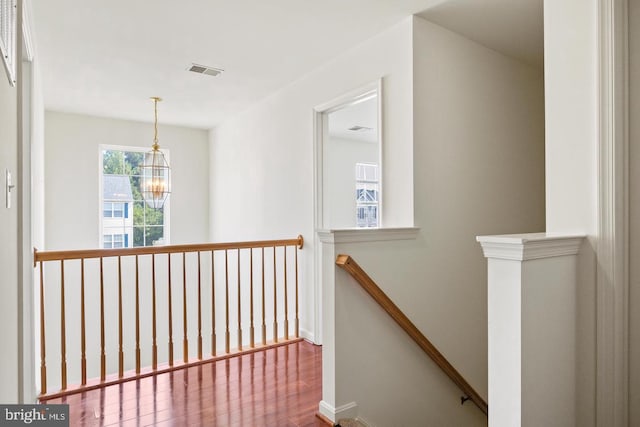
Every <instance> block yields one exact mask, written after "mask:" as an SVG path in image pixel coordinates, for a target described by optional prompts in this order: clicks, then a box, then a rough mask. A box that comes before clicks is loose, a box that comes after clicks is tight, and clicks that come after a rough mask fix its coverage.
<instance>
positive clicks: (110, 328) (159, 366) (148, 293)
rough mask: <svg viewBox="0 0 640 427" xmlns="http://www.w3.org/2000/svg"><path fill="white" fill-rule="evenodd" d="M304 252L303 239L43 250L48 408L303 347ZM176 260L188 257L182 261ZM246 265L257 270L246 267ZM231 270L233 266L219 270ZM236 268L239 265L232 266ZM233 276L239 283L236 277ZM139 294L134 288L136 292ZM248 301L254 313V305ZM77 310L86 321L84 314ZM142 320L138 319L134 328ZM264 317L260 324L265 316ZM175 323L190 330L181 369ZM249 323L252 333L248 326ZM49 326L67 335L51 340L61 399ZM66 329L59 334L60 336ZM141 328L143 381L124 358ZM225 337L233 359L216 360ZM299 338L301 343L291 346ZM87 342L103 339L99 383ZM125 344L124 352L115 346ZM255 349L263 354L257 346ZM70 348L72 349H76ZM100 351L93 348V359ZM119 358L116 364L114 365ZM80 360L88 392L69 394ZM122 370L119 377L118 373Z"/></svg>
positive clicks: (39, 261)
mask: <svg viewBox="0 0 640 427" xmlns="http://www.w3.org/2000/svg"><path fill="white" fill-rule="evenodd" d="M303 242H304V240H303V238H302V236H298V237H297V238H295V239H287V240H256V241H249V242H232V243H199V244H193V245H172V246H154V247H139V248H120V249H86V250H69V251H42V252H39V251H37V250H36V249H34V268H39V274H38V276H39V278H40V286H39V288H40V338H41V358H40V381H41V390H40V392H41V394H40V396H41V398H42V397H48V398H50V397H51V396H53V395H67V394H71V393H77V392H80V391H83V390H87V389H89V388H91V387H98V386H100V385H105V384H110V383H121V382H125V381H129V380H133V379H136V378H142V377H143V376H145V375H147V374H148V373H149V372H152V373H154V372H160V371H171V370H174V369H180V368H183V367H186V366H192V365H194V364H195V365H197V364H201V363H203V362H205V361H206V360H217V359H219V358H221V357H226V356H228V355H231V354H240V353H242V352H252V351H255V350H256V349H257V348H269V347H270V346H274V345H279V344H280V343H286V342H293V341H297V340H300V338H299V330H298V327H299V325H298V249H302V247H303ZM265 248H267V250H268V253H269V258H270V256H271V254H272V255H273V281H270V280H268V278H267V280H266V281H265V264H270V263H271V260H270V259H268V260H267V259H266V258H265ZM280 248H282V249H281V250H282V252H280ZM254 250H256V251H259V253H260V260H261V265H260V270H257V267H258V266H257V265H254V262H253V261H254V257H253V255H254V254H253V252H254ZM291 250H293V252H294V253H295V258H294V259H295V265H292V266H291V268H289V267H288V265H287V263H288V262H290V261H289V260H288V255H287V254H288V253H290V252H291ZM216 253H219V254H220V255H224V259H222V257H220V258H221V259H219V260H218V262H219V264H221V265H218V267H216V258H217V257H216ZM176 254H182V256H179V255H176ZM280 254H281V255H280ZM203 255H204V256H203ZM229 255H231V257H230V256H229ZM247 258H248V261H249V262H248V263H247V262H246V260H247ZM142 259H145V262H144V266H145V268H144V269H141V268H140V260H142ZM114 260H115V261H114ZM222 260H223V261H224V263H220V261H222ZM74 261H79V262H74ZM188 261H189V262H188ZM193 261H196V262H197V264H196V265H194V264H193ZM157 263H159V265H157ZM203 263H206V264H208V263H210V265H211V270H210V271H206V270H207V269H206V266H205V268H204V269H203ZM230 263H231V265H229V264H230ZM256 264H257V263H256ZM162 265H165V266H166V269H165V268H161V267H160V266H162ZM280 266H281V267H280ZM85 267H88V268H85ZM174 267H177V269H178V270H179V271H178V272H177V273H178V275H173V274H172V269H173V268H174ZM220 267H223V268H220ZM45 269H46V270H47V272H45ZM78 270H79V272H78ZM87 270H89V271H90V273H89V274H88V275H87V274H86V272H87ZM234 270H235V276H233V273H234ZM254 270H256V273H258V272H261V273H262V274H261V277H260V275H258V277H257V279H258V280H260V281H261V284H262V293H261V295H260V298H261V300H262V301H261V302H260V304H255V305H254V301H253V298H254V297H257V295H254ZM216 271H218V272H220V273H219V276H220V279H221V280H222V283H224V287H222V286H219V287H216V283H215V282H216V274H217V273H216ZM56 273H57V274H56ZM78 273H79V275H78ZM208 274H210V282H211V285H210V288H209V286H208V285H205V287H204V288H207V290H208V291H210V292H211V299H210V302H211V304H210V305H208V304H207V302H205V298H203V296H204V295H203V290H204V289H203V280H205V281H208V280H207V279H208V278H207V277H206V276H207V275H208ZM258 274H259V273H258ZM289 275H291V276H292V277H291V278H293V277H294V275H295V282H294V283H295V289H291V290H290V289H289V288H288V286H289V283H291V282H290V281H289V277H288V276H289ZM55 276H57V277H55ZM174 276H175V277H174ZM180 276H181V277H180ZM174 279H177V282H178V283H175V282H176V280H174ZM230 279H231V281H230ZM45 282H46V285H45ZM265 282H267V284H268V286H269V292H271V289H270V288H271V286H272V287H273V291H272V295H273V299H274V301H273V311H272V312H269V311H267V310H265V297H266V296H267V294H266V289H265ZM165 283H166V290H165V289H164V286H161V285H163V284H165ZM205 283H206V282H205ZM133 284H135V288H134V287H133ZM77 285H79V286H77ZM174 285H175V286H174ZM230 287H232V288H233V289H231V288H230ZM85 288H87V289H89V290H91V292H92V294H95V292H99V294H98V296H99V297H95V296H94V297H92V298H87V297H86V295H85ZM161 288H163V289H161ZM216 288H217V289H216ZM76 289H78V291H79V292H78V293H79V295H77V296H76V295H75V294H74V292H73V291H75V290H76ZM134 291H135V295H134ZM232 291H234V292H232ZM289 292H291V294H293V293H294V292H295V296H296V305H295V325H294V328H295V330H293V331H290V330H289V318H290V316H293V315H294V313H293V312H291V313H290V312H289V311H291V310H290V307H289V305H288V301H289V297H290V295H289ZM174 293H175V294H176V295H177V296H178V297H179V301H178V303H177V304H174V301H173V298H172V295H173V294H174ZM49 294H52V295H56V294H57V295H59V307H55V306H54V305H52V304H48V303H47V302H45V299H46V300H47V301H50V299H49V297H48V295H49ZM143 295H144V297H143ZM134 296H135V306H130V305H128V304H124V301H126V300H127V299H131V300H132V301H133V298H134ZM291 296H293V295H291ZM278 299H282V300H283V301H284V304H283V305H280V304H279V303H278V302H277V300H278ZM76 300H77V301H76ZM163 300H164V301H163ZM243 300H244V301H247V302H248V304H245V303H244V301H243ZM163 302H164V303H163ZM76 303H77V307H78V308H79V310H78V311H79V314H76V313H75V307H76ZM165 304H166V305H165ZM127 306H128V307H127ZM145 306H146V307H147V309H146V310H144V311H145V312H146V313H144V316H148V317H147V320H148V321H150V325H149V327H150V329H151V331H150V334H147V335H150V336H142V334H141V328H140V324H141V321H144V320H143V319H142V318H141V316H142V315H143V313H141V307H145ZM165 307H166V310H165ZM258 307H261V308H262V310H261V312H260V313H258V312H257V311H258ZM125 308H126V310H125ZM85 309H87V310H89V312H94V313H96V318H94V319H92V320H93V321H90V320H89V319H86V315H85ZM149 309H150V312H149ZM133 310H135V318H134V317H133ZM189 310H192V311H193V312H197V317H194V320H193V321H191V320H189V319H190V316H189ZM221 310H224V325H216V313H220V311H221ZM234 310H235V311H234ZM247 310H249V312H247ZM67 311H69V313H67ZM254 311H255V313H254ZM108 313H111V314H113V313H116V314H117V323H116V322H114V324H109V321H110V319H109V316H108V315H107V314H108ZM258 314H259V316H260V317H258V316H257V315H258ZM46 315H48V316H49V318H50V319H53V320H59V323H58V322H55V323H54V322H50V323H49V324H47V322H46V321H45V319H46ZM67 315H69V317H68V316H67ZM76 315H78V317H79V320H80V322H79V328H75V320H76V319H75V318H76ZM207 316H208V317H210V319H211V330H210V331H207V330H206V329H207V328H206V327H205V330H203V318H206V317H207ZM271 316H273V319H274V329H273V336H272V337H269V340H268V335H267V329H266V327H265V319H266V318H270V317H271ZM67 317H68V318H67ZM92 317H93V316H92ZM163 318H164V319H168V325H167V326H168V327H167V329H166V330H164V331H163V330H162V329H163V328H159V327H158V322H160V321H162V320H161V319H163ZM174 318H179V319H180V320H178V322H181V326H182V328H181V329H182V347H183V349H182V357H178V358H177V359H180V360H179V361H178V360H175V359H174V338H175V339H176V340H179V337H178V336H175V337H174V333H175V332H176V331H175V330H174V325H173V323H174ZM247 319H248V321H249V322H250V325H246V323H247ZM258 319H260V320H262V331H261V332H262V335H261V336H260V337H258V339H257V340H256V337H254V323H255V322H257V321H259V320H258ZM278 319H283V322H284V323H283V327H284V328H279V327H278V323H277V322H278ZM69 320H72V321H69ZM196 320H197V321H196ZM234 320H235V321H237V330H234V331H233V333H234V334H237V345H236V347H235V348H234V349H232V348H231V343H230V337H231V331H230V326H231V324H230V321H234ZM45 324H46V326H47V330H51V329H54V331H55V332H59V334H58V333H56V334H51V335H50V336H56V335H58V336H59V350H60V355H59V356H56V357H55V360H59V361H60V380H59V381H60V386H61V389H60V390H59V391H56V392H53V393H51V392H50V391H49V390H48V388H47V382H48V381H47V364H46V352H45V347H46V346H48V345H49V344H51V343H54V342H56V340H55V339H53V338H49V340H47V339H46V337H45ZM58 325H59V327H57V326H58ZM70 326H71V327H70ZM246 326H249V331H250V335H249V337H248V338H249V339H248V340H245V339H244V338H243V330H242V328H243V327H246ZM133 327H135V373H134V372H133V371H132V370H128V369H126V368H125V367H126V366H127V363H126V362H128V363H129V364H130V366H131V367H133V363H132V362H133V356H134V354H133V352H132V353H131V355H129V354H125V350H126V346H125V335H126V333H125V332H126V330H127V329H129V328H131V329H133ZM223 327H224V331H225V349H224V354H219V353H218V352H217V351H216V341H217V333H216V328H218V330H219V331H221V330H222V328H223ZM98 328H99V329H98ZM147 332H149V331H147ZM203 332H204V333H206V332H210V334H211V355H210V356H205V355H204V352H203ZM280 332H282V336H279V335H278V334H279V333H280ZM292 332H293V334H294V337H295V338H291V335H290V334H291V333H292ZM132 335H133V334H132ZM87 336H99V341H100V343H99V351H100V353H99V365H100V377H99V379H98V378H97V373H96V374H95V375H96V378H95V379H93V380H88V379H87V356H88V355H87V347H88V345H87ZM189 336H193V337H194V338H195V339H196V341H194V340H192V342H191V343H189V339H188V337H189ZM76 340H78V341H79V345H78V347H79V351H78V350H77V349H76V348H75V347H76V345H75V341H76ZM48 341H49V343H48ZM116 341H117V346H116V345H115V342H116ZM246 341H248V342H246ZM256 341H259V342H261V344H256ZM165 342H166V344H167V345H168V352H167V354H166V356H160V359H159V354H158V345H163V344H164V343H165ZM194 342H195V345H194ZM67 344H70V346H69V347H67ZM141 344H142V345H141ZM247 344H248V347H247ZM195 346H197V353H196V352H191V351H190V348H191V347H195ZM96 350H97V349H95V348H94V351H96ZM143 351H144V352H145V353H148V355H147V357H149V356H150V363H151V365H150V366H147V367H142V366H141V353H142V352H143ZM194 354H197V357H195V358H194V357H193V356H194ZM96 356H98V355H96ZM107 356H109V358H107ZM116 356H117V359H116V360H113V359H114V358H115V357H116ZM76 359H79V362H80V369H79V370H80V375H81V376H80V378H79V383H80V384H79V386H76V385H73V386H71V387H68V386H67V379H68V374H67V364H68V363H69V364H70V365H74V362H75V360H76ZM96 359H97V357H96ZM96 359H94V360H96ZM147 363H149V362H147ZM116 366H117V369H115V367H116ZM107 368H109V369H107ZM125 371H127V372H125ZM54 374H55V373H54ZM54 378H55V377H54Z"/></svg>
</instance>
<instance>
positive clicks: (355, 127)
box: [349, 125, 373, 132]
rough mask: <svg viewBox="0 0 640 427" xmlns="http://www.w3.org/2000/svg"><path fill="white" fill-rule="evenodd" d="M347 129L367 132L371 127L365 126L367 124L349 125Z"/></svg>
mask: <svg viewBox="0 0 640 427" xmlns="http://www.w3.org/2000/svg"><path fill="white" fill-rule="evenodd" d="M349 130H352V131H354V132H367V131H370V130H373V128H370V127H367V126H357V125H356V126H351V127H350V128H349Z"/></svg>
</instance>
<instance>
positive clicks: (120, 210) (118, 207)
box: [113, 203, 124, 218]
mask: <svg viewBox="0 0 640 427" xmlns="http://www.w3.org/2000/svg"><path fill="white" fill-rule="evenodd" d="M123 214H124V203H114V204H113V217H114V218H122V216H123Z"/></svg>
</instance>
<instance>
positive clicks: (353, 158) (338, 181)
mask: <svg viewBox="0 0 640 427" xmlns="http://www.w3.org/2000/svg"><path fill="white" fill-rule="evenodd" d="M323 149H324V153H323V167H324V168H325V171H326V172H325V173H324V174H323V175H322V177H323V180H324V183H323V186H322V189H323V192H324V198H325V203H324V205H323V208H324V214H323V219H324V221H325V224H327V226H326V228H330V229H336V228H354V227H355V226H356V163H375V164H378V165H379V164H380V163H379V159H378V157H379V149H378V144H377V143H371V142H366V141H357V140H353V139H342V138H337V137H329V138H328V139H327V140H326V141H325V142H324V144H323Z"/></svg>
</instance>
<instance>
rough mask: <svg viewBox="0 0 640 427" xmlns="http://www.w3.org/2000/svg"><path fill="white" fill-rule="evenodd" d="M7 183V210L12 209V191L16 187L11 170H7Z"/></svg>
mask: <svg viewBox="0 0 640 427" xmlns="http://www.w3.org/2000/svg"><path fill="white" fill-rule="evenodd" d="M5 181H6V193H5V194H6V197H5V206H6V207H7V209H11V190H13V188H14V187H15V185H14V184H13V179H12V176H11V172H9V169H5Z"/></svg>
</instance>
